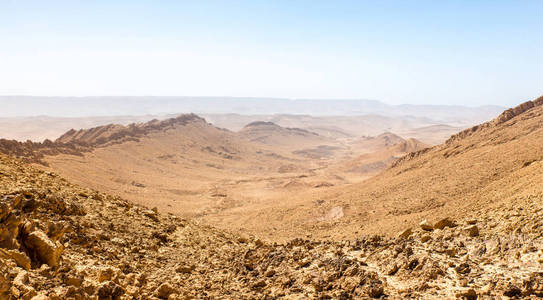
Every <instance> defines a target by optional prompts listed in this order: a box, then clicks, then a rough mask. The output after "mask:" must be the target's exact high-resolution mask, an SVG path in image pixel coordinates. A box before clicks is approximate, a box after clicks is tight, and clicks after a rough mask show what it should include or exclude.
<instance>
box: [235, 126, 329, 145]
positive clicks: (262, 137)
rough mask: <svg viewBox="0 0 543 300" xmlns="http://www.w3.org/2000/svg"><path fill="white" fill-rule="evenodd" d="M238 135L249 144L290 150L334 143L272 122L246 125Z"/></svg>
mask: <svg viewBox="0 0 543 300" xmlns="http://www.w3.org/2000/svg"><path fill="white" fill-rule="evenodd" d="M238 134H239V135H240V136H241V137H242V138H245V139H246V140H248V141H250V142H255V143H259V144H263V145H270V146H273V147H288V148H289V149H291V150H294V149H296V150H298V149H300V148H304V147H308V146H315V145H319V144H323V143H334V142H335V141H333V140H332V139H328V138H325V137H323V136H320V135H318V134H317V133H314V132H311V131H308V130H305V129H300V128H290V127H282V126H279V125H277V124H275V123H273V122H262V121H255V122H252V123H249V124H247V125H246V126H245V127H243V129H241V130H240V131H239V132H238Z"/></svg>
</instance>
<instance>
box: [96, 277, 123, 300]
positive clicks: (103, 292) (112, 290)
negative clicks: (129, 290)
mask: <svg viewBox="0 0 543 300" xmlns="http://www.w3.org/2000/svg"><path fill="white" fill-rule="evenodd" d="M96 295H97V296H98V299H104V300H105V299H115V300H116V299H120V297H121V296H122V295H124V289H123V288H122V287H121V286H119V285H118V284H116V283H115V282H112V281H106V282H103V283H102V284H100V286H98V289H97V290H96Z"/></svg>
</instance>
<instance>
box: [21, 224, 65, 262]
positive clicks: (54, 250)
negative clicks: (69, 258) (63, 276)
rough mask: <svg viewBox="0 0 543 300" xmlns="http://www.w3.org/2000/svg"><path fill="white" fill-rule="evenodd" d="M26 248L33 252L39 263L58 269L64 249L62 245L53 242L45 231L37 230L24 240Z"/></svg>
mask: <svg viewBox="0 0 543 300" xmlns="http://www.w3.org/2000/svg"><path fill="white" fill-rule="evenodd" d="M24 243H25V246H26V247H27V248H28V249H29V250H30V251H32V253H33V254H34V256H35V257H36V259H37V260H38V262H40V263H45V264H48V265H49V266H50V267H56V266H57V265H58V263H59V260H60V255H61V254H62V250H63V247H62V245H61V244H60V243H58V242H57V243H56V244H55V243H54V242H53V241H51V240H50V239H49V238H48V237H47V235H46V234H45V233H44V232H43V231H39V230H36V231H34V232H32V233H30V234H29V235H28V237H27V238H26V239H25V240H24Z"/></svg>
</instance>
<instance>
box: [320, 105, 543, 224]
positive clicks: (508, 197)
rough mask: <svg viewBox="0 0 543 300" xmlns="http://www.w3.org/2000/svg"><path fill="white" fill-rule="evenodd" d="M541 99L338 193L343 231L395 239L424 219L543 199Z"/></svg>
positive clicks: (542, 108) (334, 196)
mask: <svg viewBox="0 0 543 300" xmlns="http://www.w3.org/2000/svg"><path fill="white" fill-rule="evenodd" d="M542 102H543V101H541V98H539V99H538V100H536V101H533V102H528V104H522V105H520V106H518V107H516V108H514V109H510V110H507V111H506V112H504V114H502V115H501V116H500V117H498V118H497V119H496V120H493V121H490V122H488V123H485V124H482V125H480V126H476V127H474V128H472V129H469V130H466V131H464V132H462V133H459V134H458V135H456V136H453V137H452V138H451V139H450V140H449V141H448V142H447V143H445V144H443V145H440V146H435V147H433V148H428V149H425V150H421V151H419V152H415V153H411V154H409V155H407V156H405V158H403V159H400V160H399V161H398V162H396V163H395V165H394V166H393V167H392V168H390V169H388V170H386V171H385V172H383V173H381V174H379V175H377V176H375V177H373V178H371V179H369V180H367V181H366V182H364V183H363V184H357V185H353V186H351V187H349V188H346V189H343V191H342V193H341V197H339V196H337V195H331V196H330V201H331V203H334V204H333V205H334V206H338V205H344V206H346V207H349V212H347V213H346V214H345V215H346V216H345V218H344V222H346V223H348V224H351V225H348V224H346V228H345V229H346V231H349V229H348V228H352V230H353V231H355V230H356V231H357V230H359V226H360V225H359V224H362V225H363V226H364V228H365V232H368V233H370V232H371V233H389V234H393V233H394V232H396V231H399V230H401V229H402V228H405V227H407V226H414V225H416V224H417V223H418V222H420V220H421V219H424V218H430V219H432V220H435V219H437V218H440V217H445V216H454V217H460V216H464V215H466V214H468V213H473V212H477V211H480V210H483V209H487V208H488V207H490V206H492V205H495V204H496V203H503V204H504V205H505V204H507V203H512V202H517V201H519V199H523V198H525V197H541V196H542V195H543V187H542V186H541V185H540V184H538V182H539V180H541V179H542V178H543V175H542V173H541V163H542V161H543V155H542V153H543V143H542V142H541V141H542V140H543V106H542V105H541V103H542ZM336 197H337V199H338V201H335V202H334V201H332V200H333V199H336ZM355 224H356V225H355ZM355 228H357V229H355Z"/></svg>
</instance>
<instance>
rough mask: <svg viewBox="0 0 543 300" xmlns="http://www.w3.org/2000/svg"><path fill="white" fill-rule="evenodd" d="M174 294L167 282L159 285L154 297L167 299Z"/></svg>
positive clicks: (175, 291)
mask: <svg viewBox="0 0 543 300" xmlns="http://www.w3.org/2000/svg"><path fill="white" fill-rule="evenodd" d="M176 293H177V290H176V289H175V288H173V287H172V286H171V285H170V284H169V283H167V282H165V283H163V284H161V285H160V286H159V287H158V288H157V289H156V291H155V295H156V296H157V297H158V298H160V299H168V297H169V296H170V295H171V294H176Z"/></svg>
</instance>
